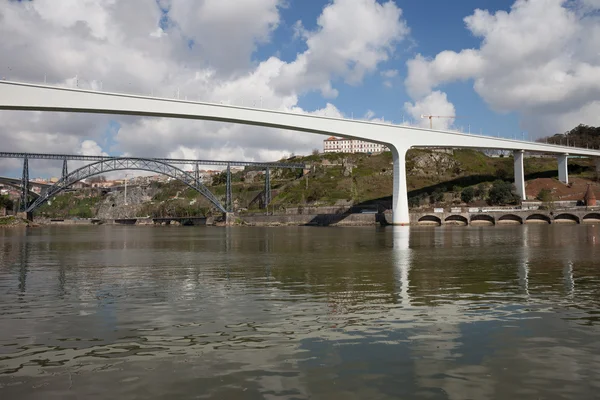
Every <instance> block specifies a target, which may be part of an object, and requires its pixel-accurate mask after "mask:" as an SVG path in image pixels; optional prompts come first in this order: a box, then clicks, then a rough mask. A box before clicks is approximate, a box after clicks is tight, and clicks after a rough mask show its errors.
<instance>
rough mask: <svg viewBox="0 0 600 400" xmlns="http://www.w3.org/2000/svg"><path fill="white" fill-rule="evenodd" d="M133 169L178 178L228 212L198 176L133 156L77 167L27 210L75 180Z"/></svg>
mask: <svg viewBox="0 0 600 400" xmlns="http://www.w3.org/2000/svg"><path fill="white" fill-rule="evenodd" d="M132 169H133V170H140V171H150V172H156V173H159V174H162V175H166V176H169V177H171V178H173V179H177V180H178V181H181V182H183V183H185V184H186V185H187V186H189V187H190V188H192V189H194V190H196V191H197V192H199V193H200V194H201V195H203V196H204V197H206V199H207V200H208V201H210V202H211V203H212V204H213V205H214V206H215V207H216V208H217V209H219V210H220V211H222V212H226V210H225V207H223V205H222V204H221V203H220V202H219V200H218V199H217V198H216V197H215V195H213V194H212V193H211V192H210V191H209V190H208V189H207V188H206V186H204V185H203V184H202V183H201V182H200V181H197V180H196V178H194V177H193V176H192V175H190V174H188V173H187V172H185V171H183V170H181V169H179V168H177V167H174V166H172V165H170V164H168V163H166V162H163V161H159V160H148V159H144V158H133V157H131V158H114V159H107V160H102V161H99V162H96V163H92V164H88V165H86V166H84V167H81V168H79V169H76V170H75V171H73V172H71V173H70V174H68V175H66V176H64V177H63V178H62V179H60V180H59V181H58V182H56V183H55V184H54V185H52V186H50V187H49V188H48V190H46V193H45V194H43V195H42V196H40V197H38V198H37V199H36V200H35V201H34V202H33V203H31V204H30V205H29V206H28V207H27V210H26V211H27V212H33V211H35V210H36V209H37V208H38V207H40V206H41V205H42V204H44V203H45V202H47V201H48V200H49V199H50V198H51V197H53V196H55V195H56V194H58V193H60V192H62V191H63V190H65V189H67V188H68V187H69V186H71V185H72V184H74V183H75V182H79V181H80V180H82V179H86V178H89V177H91V176H94V175H98V174H102V173H105V172H111V171H122V170H132Z"/></svg>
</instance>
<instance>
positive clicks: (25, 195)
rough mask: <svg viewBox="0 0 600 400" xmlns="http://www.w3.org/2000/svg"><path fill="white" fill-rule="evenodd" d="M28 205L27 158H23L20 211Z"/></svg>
mask: <svg viewBox="0 0 600 400" xmlns="http://www.w3.org/2000/svg"><path fill="white" fill-rule="evenodd" d="M28 205H29V159H28V158H27V157H24V158H23V177H22V178H21V207H20V208H21V211H24V210H26V209H27V206H28Z"/></svg>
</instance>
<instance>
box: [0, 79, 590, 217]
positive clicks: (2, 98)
mask: <svg viewBox="0 0 600 400" xmlns="http://www.w3.org/2000/svg"><path fill="white" fill-rule="evenodd" d="M0 110H31V111H61V112H80V113H100V114H121V115H138V116H149V117H164V118H186V119H197V120H207V121H219V122H230V123H237V124H246V125H257V126H264V127H269V128H280V129H289V130H294V131H300V132H309V133H316V134H322V135H327V136H332V135H333V136H339V137H346V138H352V139H360V140H366V141H371V142H376V143H382V144H384V145H386V146H387V147H388V148H390V150H391V151H392V154H393V160H394V188H393V202H392V206H393V223H394V224H408V223H409V221H410V220H409V213H408V197H407V188H406V168H405V157H406V152H407V151H408V150H409V149H410V148H418V147H446V148H477V149H501V150H512V151H514V154H515V157H514V162H515V186H516V187H517V191H518V194H519V195H520V196H521V198H524V197H525V181H524V170H523V153H524V152H537V153H547V154H556V155H557V158H558V175H559V179H560V180H561V181H563V182H565V183H568V173H567V156H568V155H569V154H570V155H577V156H591V157H597V158H600V151H598V150H589V149H580V148H574V147H565V146H556V145H549V144H542V143H533V142H524V141H519V140H510V139H502V138H494V137H487V136H478V135H471V134H464V133H458V132H448V131H436V130H430V129H422V128H414V127H408V126H401V125H391V124H381V123H374V122H368V121H356V120H348V119H339V118H330V117H320V116H315V115H307V114H294V113H289V112H281V111H273V110H264V109H254V108H247V107H237V106H231V105H223V104H212V103H201V102H192V101H184V100H174V99H164V98H155V97H147V96H138V95H130V94H120V93H107V92H96V91H90V90H79V89H70V88H62V87H53V86H44V85H33V84H25V83H19V82H9V81H0Z"/></svg>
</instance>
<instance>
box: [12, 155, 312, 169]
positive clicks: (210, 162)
mask: <svg viewBox="0 0 600 400" xmlns="http://www.w3.org/2000/svg"><path fill="white" fill-rule="evenodd" d="M25 157H27V158H29V159H44V160H79V161H105V160H111V159H127V158H128V157H109V156H84V155H81V154H44V153H14V152H0V158H25ZM144 159H145V160H153V161H159V162H163V163H167V164H171V165H173V164H187V165H197V164H202V165H233V166H235V167H261V168H264V167H272V168H305V167H306V166H305V164H300V163H280V162H273V163H270V162H252V161H223V160H190V159H184V158H153V157H152V158H144Z"/></svg>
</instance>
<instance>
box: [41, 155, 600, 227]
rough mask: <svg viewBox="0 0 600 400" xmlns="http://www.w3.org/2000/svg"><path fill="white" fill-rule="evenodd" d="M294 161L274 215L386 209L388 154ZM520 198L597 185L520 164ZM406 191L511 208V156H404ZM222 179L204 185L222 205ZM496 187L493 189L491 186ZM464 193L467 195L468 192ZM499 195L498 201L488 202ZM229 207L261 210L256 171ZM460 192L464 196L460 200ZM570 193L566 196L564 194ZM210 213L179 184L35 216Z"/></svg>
mask: <svg viewBox="0 0 600 400" xmlns="http://www.w3.org/2000/svg"><path fill="white" fill-rule="evenodd" d="M289 161H293V162H303V163H306V164H307V165H308V166H309V167H310V168H309V171H310V172H308V173H307V174H306V175H305V176H301V171H298V170H291V169H275V170H272V172H271V183H272V197H273V198H272V202H271V204H270V208H271V207H272V208H273V209H274V210H277V209H284V208H286V207H298V206H307V205H320V206H334V205H336V206H350V205H376V204H377V205H378V206H379V208H380V209H381V208H382V207H383V208H389V207H390V206H391V193H392V155H391V153H389V152H386V153H383V154H377V155H367V154H343V153H330V154H320V155H311V156H306V157H294V158H293V160H289ZM524 164H525V171H526V173H527V175H526V180H527V195H528V197H530V198H535V197H536V196H537V195H538V194H539V191H540V190H541V189H543V188H547V189H548V190H550V191H551V192H552V193H556V198H557V199H558V198H561V199H566V198H570V197H569V196H571V197H574V198H576V197H577V196H579V191H581V187H582V185H583V186H585V185H586V183H587V182H592V181H594V180H597V176H596V171H595V167H594V165H593V164H592V162H591V160H588V159H574V160H570V161H569V173H570V176H571V179H574V180H575V181H576V182H578V183H577V185H576V187H571V188H570V187H568V186H566V185H564V184H562V183H561V182H559V181H558V180H557V179H556V175H557V172H556V168H557V165H556V159H555V158H552V157H536V158H525V161H524ZM406 169H407V175H408V176H407V184H408V190H409V200H410V205H411V207H413V208H415V207H430V206H433V205H450V204H461V203H464V202H465V201H467V202H468V203H470V204H486V203H494V204H498V203H502V202H513V201H516V199H515V198H514V197H510V195H509V194H510V193H508V195H507V193H506V192H510V184H507V185H505V186H502V185H501V182H497V181H498V180H500V181H506V182H511V181H512V179H513V159H512V157H490V156H487V155H485V154H484V153H482V152H479V151H475V150H455V151H454V152H438V151H432V150H411V151H409V152H408V154H407V161H406ZM225 181H226V179H225V174H221V175H219V176H217V177H215V179H214V182H213V183H214V184H213V185H210V186H208V188H209V190H210V191H211V192H212V193H213V194H215V195H216V196H217V197H218V198H219V199H220V201H221V202H222V203H223V204H224V203H225V190H226V189H225ZM494 182H496V184H494ZM467 188H468V189H467ZM495 191H501V192H502V191H503V192H504V194H505V196H504V197H502V196H501V197H494V193H495ZM232 192H233V198H234V207H235V209H236V210H238V211H246V210H247V211H260V210H261V208H262V203H263V195H264V175H263V172H262V171H260V170H256V169H252V168H247V169H246V170H245V171H242V172H236V173H233V174H232ZM463 192H466V194H464V193H463ZM571 192H572V193H571ZM599 194H600V193H599ZM210 213H211V204H210V203H209V202H208V201H207V200H206V199H205V198H204V197H202V196H201V195H199V194H198V193H197V192H195V191H193V190H192V189H190V188H188V187H187V186H185V185H184V184H183V183H181V182H177V181H171V182H168V183H154V184H152V185H149V186H146V187H131V188H130V189H129V190H128V199H127V205H125V199H124V195H123V193H122V192H116V193H109V194H102V193H100V192H99V191H98V190H90V189H88V190H87V191H77V192H71V193H65V194H62V195H59V196H57V197H56V198H55V199H53V201H52V202H51V204H47V205H45V206H43V207H42V208H41V209H40V210H39V211H38V215H40V216H44V217H62V218H65V217H81V218H89V217H101V218H123V217H133V216H152V217H165V216H192V215H207V214H210Z"/></svg>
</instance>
